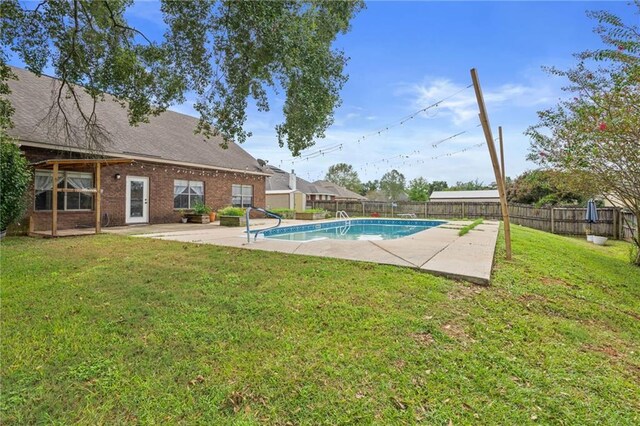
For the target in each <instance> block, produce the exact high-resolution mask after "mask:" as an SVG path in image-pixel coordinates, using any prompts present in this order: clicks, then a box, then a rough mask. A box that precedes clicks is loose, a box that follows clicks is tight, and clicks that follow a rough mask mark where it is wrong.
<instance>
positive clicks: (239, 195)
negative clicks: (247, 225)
mask: <svg viewBox="0 0 640 426" xmlns="http://www.w3.org/2000/svg"><path fill="white" fill-rule="evenodd" d="M231 205H232V206H233V207H250V206H252V205H253V186H252V185H231Z"/></svg>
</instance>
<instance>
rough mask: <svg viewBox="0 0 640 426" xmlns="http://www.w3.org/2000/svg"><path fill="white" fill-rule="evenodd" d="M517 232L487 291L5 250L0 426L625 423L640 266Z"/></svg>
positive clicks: (5, 246) (635, 353) (406, 273)
mask: <svg viewBox="0 0 640 426" xmlns="http://www.w3.org/2000/svg"><path fill="white" fill-rule="evenodd" d="M628 248H629V245H628V244H625V243H619V242H613V243H612V245H610V246H608V247H597V246H594V245H592V244H588V243H587V242H586V241H582V240H577V239H572V238H563V237H559V236H554V235H550V234H545V233H542V232H539V231H535V230H530V229H527V228H521V227H517V226H516V227H514V229H513V250H514V260H513V261H512V262H506V261H504V260H503V249H502V248H499V250H498V254H497V255H496V256H497V265H496V269H495V272H494V282H493V286H492V287H489V288H482V287H477V286H474V285H470V284H466V283H463V282H456V281H452V280H448V279H444V278H438V277H433V276H431V275H428V274H425V273H420V272H415V271H413V270H410V269H403V268H397V267H391V266H378V265H372V264H366V263H356V262H350V261H342V260H331V259H321V258H314V257H300V256H293V255H286V254H281V253H268V252H261V251H250V250H237V249H231V248H224V247H215V246H205V245H192V244H183V243H176V242H168V241H159V240H151V239H142V238H129V237H121V236H110V235H101V236H98V237H82V238H70V239H58V240H39V239H27V238H8V239H6V240H5V241H3V242H2V247H1V249H2V256H1V258H2V260H1V267H2V286H1V301H2V311H1V330H0V333H1V334H0V337H1V353H0V355H1V362H2V366H1V380H2V382H1V384H2V394H1V404H0V415H1V419H0V423H2V424H5V425H10V424H30V423H38V424H63V423H64V424H69V423H79V424H105V423H109V424H112V423H115V424H136V423H143V424H194V423H200V424H258V423H269V424H348V423H352V424H355V423H358V424H368V423H379V424H413V423H418V422H423V423H426V424H443V425H446V424H453V425H458V424H535V423H540V424H565V425H569V424H574V425H585V424H611V425H625V424H628V425H637V424H640V269H638V268H636V267H633V266H631V265H629V263H628V262H627V260H628Z"/></svg>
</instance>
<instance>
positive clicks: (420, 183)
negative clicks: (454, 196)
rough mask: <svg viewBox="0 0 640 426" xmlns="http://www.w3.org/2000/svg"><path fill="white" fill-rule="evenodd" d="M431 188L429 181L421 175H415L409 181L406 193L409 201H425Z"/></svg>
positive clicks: (431, 190)
mask: <svg viewBox="0 0 640 426" xmlns="http://www.w3.org/2000/svg"><path fill="white" fill-rule="evenodd" d="M431 192H433V189H432V188H431V185H430V184H429V182H428V181H427V180H426V179H425V178H423V177H417V178H415V179H412V180H411V181H409V187H408V188H407V194H408V195H409V199H410V200H411V201H427V200H428V199H429V195H431Z"/></svg>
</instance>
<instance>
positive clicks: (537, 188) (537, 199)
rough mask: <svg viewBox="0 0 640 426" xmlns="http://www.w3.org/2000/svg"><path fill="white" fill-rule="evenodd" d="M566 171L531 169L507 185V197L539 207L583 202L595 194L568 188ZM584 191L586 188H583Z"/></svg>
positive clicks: (515, 201) (512, 200)
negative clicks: (566, 185) (573, 190)
mask: <svg viewBox="0 0 640 426" xmlns="http://www.w3.org/2000/svg"><path fill="white" fill-rule="evenodd" d="M564 182H566V173H562V172H559V171H554V170H530V171H526V172H524V173H523V174H521V175H520V176H518V177H517V178H516V179H515V180H514V181H513V182H511V183H510V184H509V185H507V199H508V200H509V201H510V202H514V203H523V204H534V205H536V206H538V207H540V206H543V205H555V204H582V203H583V202H585V201H586V200H587V199H588V198H590V197H591V196H593V195H594V194H591V193H588V192H587V193H578V192H572V191H570V190H568V189H567V188H566V187H565V185H564ZM583 191H584V190H583Z"/></svg>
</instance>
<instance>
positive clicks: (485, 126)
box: [471, 68, 511, 260]
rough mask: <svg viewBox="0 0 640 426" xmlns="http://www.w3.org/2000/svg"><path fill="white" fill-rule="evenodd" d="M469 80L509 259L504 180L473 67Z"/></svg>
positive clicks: (507, 216) (507, 209) (509, 238)
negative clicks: (487, 156) (499, 210)
mask: <svg viewBox="0 0 640 426" xmlns="http://www.w3.org/2000/svg"><path fill="white" fill-rule="evenodd" d="M471 80H473V88H474V90H475V92H476V99H477V101H478V109H479V110H480V123H482V130H483V131H484V137H485V139H486V140H487V146H488V148H489V155H490V157H491V164H492V166H493V173H494V175H495V177H496V184H497V185H498V193H499V194H500V207H501V208H502V221H503V224H504V245H505V251H506V258H507V260H510V259H511V226H510V225H509V206H508V205H507V194H506V190H505V184H504V182H505V180H504V177H503V176H502V173H501V172H500V165H499V164H498V155H497V153H496V147H495V145H494V144H493V135H492V134H491V126H489V118H488V116H487V109H486V107H485V104H484V97H483V96H482V89H481V88H480V81H479V80H478V72H477V71H476V69H475V68H472V69H471Z"/></svg>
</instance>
